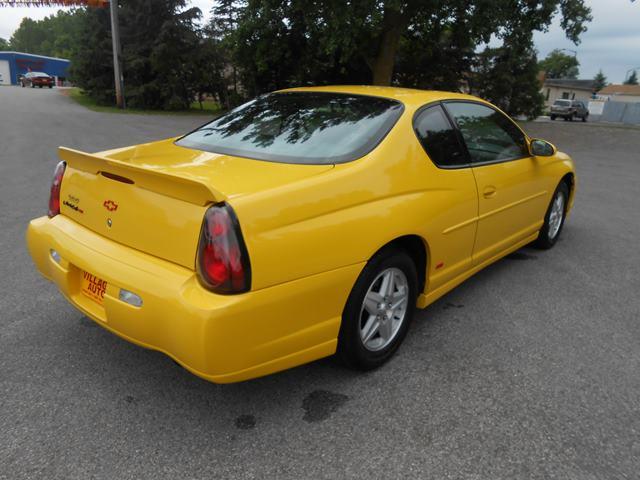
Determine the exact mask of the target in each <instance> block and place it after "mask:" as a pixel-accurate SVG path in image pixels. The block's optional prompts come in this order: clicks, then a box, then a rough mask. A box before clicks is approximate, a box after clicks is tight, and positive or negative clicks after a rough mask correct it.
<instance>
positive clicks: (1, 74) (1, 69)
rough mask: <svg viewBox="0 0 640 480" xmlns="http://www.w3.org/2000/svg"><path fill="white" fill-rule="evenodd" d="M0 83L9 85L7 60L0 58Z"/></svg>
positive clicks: (9, 74) (9, 72)
mask: <svg viewBox="0 0 640 480" xmlns="http://www.w3.org/2000/svg"><path fill="white" fill-rule="evenodd" d="M0 85H11V71H10V70H9V60H0Z"/></svg>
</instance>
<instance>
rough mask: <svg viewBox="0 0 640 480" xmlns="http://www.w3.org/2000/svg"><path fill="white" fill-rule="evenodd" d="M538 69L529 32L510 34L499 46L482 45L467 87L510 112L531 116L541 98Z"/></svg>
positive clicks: (539, 105)
mask: <svg viewBox="0 0 640 480" xmlns="http://www.w3.org/2000/svg"><path fill="white" fill-rule="evenodd" d="M538 71H539V70H538V61H537V58H536V51H535V49H534V47H533V38H532V35H528V36H524V37H518V36H515V35H514V36H511V37H509V38H507V39H505V41H504V43H503V45H502V46H501V47H498V48H486V49H485V50H484V51H483V52H482V53H481V54H479V55H478V58H477V60H476V62H475V68H474V71H473V76H472V78H471V87H472V90H473V93H475V94H477V95H479V96H481V97H482V98H486V99H487V100H489V101H490V102H492V103H494V104H495V105H497V106H498V107H500V108H501V109H502V110H504V111H506V112H507V113H509V114H510V115H525V116H527V117H528V118H535V117H537V116H539V115H540V114H541V113H542V106H543V102H544V98H543V96H542V94H541V93H540V87H541V85H540V82H539V80H538Z"/></svg>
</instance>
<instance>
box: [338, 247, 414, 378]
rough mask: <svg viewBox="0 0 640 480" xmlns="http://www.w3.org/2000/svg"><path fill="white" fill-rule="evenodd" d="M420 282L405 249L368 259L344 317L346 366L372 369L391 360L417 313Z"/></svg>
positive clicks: (342, 347) (340, 349)
mask: <svg viewBox="0 0 640 480" xmlns="http://www.w3.org/2000/svg"><path fill="white" fill-rule="evenodd" d="M417 279H418V275H417V272H416V266H415V264H414V263H413V260H412V259H411V257H409V255H407V254H406V253H405V252H404V251H402V250H398V249H395V248H389V249H384V250H382V251H380V252H379V253H378V254H376V255H375V256H374V257H373V258H372V259H371V260H369V262H368V263H367V265H366V266H365V267H364V269H363V271H362V273H361V274H360V276H359V277H358V280H357V281H356V284H355V285H354V287H353V290H351V294H350V295H349V299H348V300H347V304H346V306H345V309H344V312H343V314H342V324H341V326H340V334H339V336H338V355H339V357H340V358H341V359H342V361H343V362H344V363H345V364H346V365H347V366H349V367H351V368H357V369H360V370H370V369H372V368H376V367H378V366H380V365H382V364H383V363H384V362H386V361H387V360H388V359H389V358H391V356H392V355H393V354H394V353H395V351H396V350H397V349H398V347H399V346H400V344H401V343H402V341H403V340H404V337H405V336H406V334H407V330H408V329H409V324H410V322H411V319H412V317H413V314H414V312H415V306H416V297H417V285H418V280H417Z"/></svg>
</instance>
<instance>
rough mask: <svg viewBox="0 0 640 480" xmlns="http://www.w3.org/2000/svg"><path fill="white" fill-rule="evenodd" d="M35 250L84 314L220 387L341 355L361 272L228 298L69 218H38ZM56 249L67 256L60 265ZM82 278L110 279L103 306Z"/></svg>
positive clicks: (30, 239) (343, 271)
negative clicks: (84, 289) (133, 299)
mask: <svg viewBox="0 0 640 480" xmlns="http://www.w3.org/2000/svg"><path fill="white" fill-rule="evenodd" d="M27 244H28V248H29V252H30V254H31V257H32V258H33V261H34V263H35V264H36V267H37V268H38V270H39V271H40V273H41V274H42V275H44V277H46V278H47V279H49V280H51V281H52V282H53V283H55V284H56V285H57V286H58V288H59V289H60V291H61V292H62V294H63V295H64V296H65V297H66V298H67V299H68V300H69V302H71V303H72V304H73V305H74V306H75V307H76V308H78V309H79V310H80V311H81V312H83V313H84V314H86V315H87V316H89V317H90V318H92V319H93V320H95V321H96V322H97V323H98V324H99V325H101V326H102V327H104V328H106V329H107V330H110V331H111V332H113V333H116V334H117V335H119V336H121V337H123V338H124V339H126V340H128V341H131V342H133V343H136V344H138V345H141V346H143V347H147V348H151V349H154V350H159V351H161V352H164V353H165V354H167V355H169V356H170V357H172V358H173V359H175V360H176V361H177V362H178V363H180V364H181V365H183V366H184V367H185V368H186V369H188V370H190V371H191V372H193V373H194V374H196V375H198V376H200V377H202V378H205V379H206V380H209V381H213V382H217V383H228V382H235V381H241V380H247V379H250V378H254V377H259V376H262V375H266V374H269V373H273V372H276V371H279V370H284V369H286V368H290V367H293V366H296V365H300V364H303V363H307V362H309V361H312V360H315V359H318V358H321V357H325V356H328V355H331V354H333V353H334V352H335V349H336V345H337V336H338V331H339V328H340V319H341V316H342V309H343V308H344V305H345V303H346V300H347V296H348V294H349V292H350V290H351V287H352V286H353V284H354V283H355V280H356V278H357V276H358V274H359V273H360V271H361V269H362V267H363V264H357V265H351V266H348V267H344V268H340V269H337V270H332V271H329V272H325V273H322V274H318V275H313V276H310V277H306V278H303V279H298V280H294V281H291V282H287V283H284V284H281V285H277V286H274V287H270V288H265V289H262V290H258V291H252V292H248V293H245V294H241V295H230V296H222V295H216V294H213V293H211V292H209V291H207V290H205V289H204V288H202V287H201V286H200V284H199V283H198V281H197V278H196V277H195V275H194V272H193V271H191V270H189V269H185V268H184V267H181V266H178V265H176V264H173V263H170V262H167V261H164V260H161V259H158V258H156V257H153V256H150V255H148V254H145V253H142V252H140V251H138V250H134V249H132V248H129V247H126V246H123V245H120V244H118V243H116V242H114V241H111V240H108V239H106V238H104V237H102V236H100V235H97V234H95V233H93V232H92V231H90V230H88V229H86V228H84V227H82V226H81V225H79V224H77V223H75V222H74V221H72V220H70V219H69V218H67V217H65V216H63V215H58V216H56V217H54V218H53V219H49V218H47V217H42V218H38V219H35V220H32V221H31V223H30V224H29V227H28V229H27ZM51 249H54V250H55V251H57V252H58V253H59V254H60V257H61V260H60V261H59V263H58V262H56V261H55V260H54V259H53V258H52V256H51V253H50V252H51ZM83 271H87V272H89V273H92V274H94V275H96V276H98V277H100V278H101V279H103V280H106V281H107V282H108V287H107V290H106V293H105V297H104V303H103V305H99V304H97V303H95V302H94V301H92V300H90V299H89V298H87V297H86V296H85V295H83V294H82V293H81V292H80V282H81V277H82V272H83ZM120 288H125V289H127V290H130V291H132V292H135V293H136V294H138V295H139V296H140V297H142V300H143V304H142V306H141V307H134V306H131V305H129V304H127V303H124V302H122V301H120V300H119V299H118V296H119V291H120Z"/></svg>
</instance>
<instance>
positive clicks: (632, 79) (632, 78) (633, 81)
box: [624, 70, 638, 85]
mask: <svg viewBox="0 0 640 480" xmlns="http://www.w3.org/2000/svg"><path fill="white" fill-rule="evenodd" d="M624 84H625V85H638V73H637V72H636V71H635V70H634V71H633V72H631V75H629V78H627V79H626V80H625V81H624Z"/></svg>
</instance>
